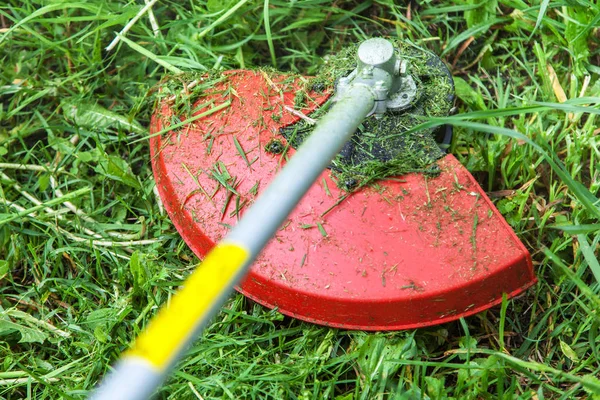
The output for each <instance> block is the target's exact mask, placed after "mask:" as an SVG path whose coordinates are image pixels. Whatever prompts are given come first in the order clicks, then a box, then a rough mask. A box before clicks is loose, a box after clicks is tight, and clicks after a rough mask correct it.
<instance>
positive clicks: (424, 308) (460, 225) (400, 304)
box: [150, 71, 536, 330]
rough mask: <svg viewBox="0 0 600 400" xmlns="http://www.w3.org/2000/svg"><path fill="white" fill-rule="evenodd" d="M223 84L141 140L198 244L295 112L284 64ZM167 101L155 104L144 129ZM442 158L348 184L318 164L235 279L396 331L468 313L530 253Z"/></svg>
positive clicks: (260, 298) (274, 300)
mask: <svg viewBox="0 0 600 400" xmlns="http://www.w3.org/2000/svg"><path fill="white" fill-rule="evenodd" d="M290 82H291V83H290ZM220 85H222V88H227V89H228V90H226V91H225V94H226V96H227V97H226V98H225V97H224V95H212V99H213V100H214V102H213V103H212V104H211V105H210V106H209V107H215V106H218V105H219V104H222V103H224V102H225V101H226V100H230V101H231V105H230V106H228V107H226V108H224V109H223V110H221V111H219V112H216V113H213V114H211V115H208V116H207V117H204V118H201V119H198V120H195V121H193V122H192V123H190V124H188V125H186V126H184V127H183V128H180V129H179V130H177V131H173V132H169V133H166V134H163V135H158V136H153V137H152V138H151V140H150V147H151V154H152V168H153V170H154V175H155V178H156V184H157V187H158V191H159V193H160V196H161V199H162V201H163V203H164V206H165V209H166V210H167V212H168V214H169V216H170V217H171V219H172V221H173V223H174V224H175V226H176V228H177V230H178V231H179V233H180V234H181V236H182V237H183V239H184V240H185V241H186V243H187V244H188V245H189V246H190V248H191V249H192V250H193V251H194V253H195V254H196V255H198V257H203V256H204V255H205V254H206V253H207V252H208V251H209V250H210V248H211V247H212V246H213V245H214V244H215V243H216V242H218V241H219V240H221V239H222V238H223V237H224V236H225V235H226V233H227V232H228V227H229V226H232V225H234V224H235V223H236V221H237V219H238V218H239V217H241V216H243V212H244V209H246V208H247V206H248V205H250V204H251V203H252V202H253V201H254V199H255V198H256V196H259V195H260V192H261V190H264V189H265V188H266V186H267V185H268V184H269V182H270V181H271V180H272V178H273V176H274V175H275V174H276V173H277V171H278V170H279V169H280V168H281V166H282V165H283V164H284V163H285V156H282V155H281V154H270V153H267V152H266V151H265V145H266V144H267V143H268V142H269V141H271V140H272V139H274V138H276V139H279V140H281V141H282V142H283V143H284V144H285V143H286V142H285V139H284V138H283V137H282V136H281V135H279V134H278V130H279V128H280V127H282V126H285V125H288V124H291V123H294V122H296V121H297V120H298V117H297V116H295V115H294V114H292V113H291V112H289V111H287V109H286V108H285V107H284V106H288V107H290V108H293V104H294V96H295V94H296V93H295V83H294V82H293V81H292V80H290V79H289V76H283V75H281V76H273V75H270V76H267V75H266V74H264V73H261V72H254V71H235V72H231V73H229V74H228V80H227V82H223V83H221V84H220ZM315 96H316V95H315ZM326 97H327V96H326V95H321V96H316V97H315V99H314V101H313V102H312V104H311V107H310V108H315V107H317V106H318V105H319V104H321V103H322V102H323V101H324V100H325V99H326ZM206 100H207V99H206V98H204V99H203V100H202V101H201V102H205V101H206ZM206 110H207V109H203V110H199V111H198V112H197V114H199V113H201V112H204V111H206ZM303 112H304V113H308V112H310V109H306V110H303ZM173 114H174V112H173V110H172V109H171V108H170V105H169V103H168V102H165V103H163V104H162V105H161V106H160V107H159V109H158V110H157V112H156V113H155V114H154V116H153V119H152V126H151V132H152V133H156V132H159V131H161V130H162V129H164V128H166V127H168V125H169V124H170V123H171V117H172V116H173ZM234 138H235V140H234ZM236 141H237V143H236ZM293 154H294V150H293V149H292V148H289V149H288V150H287V154H286V156H287V157H293ZM243 155H244V156H243ZM244 157H245V158H246V159H244ZM246 160H247V161H246ZM217 163H222V165H224V166H225V168H226V170H227V173H228V174H229V175H230V176H231V177H232V180H231V182H233V178H236V182H238V183H239V184H238V185H237V186H236V187H235V190H236V192H237V193H239V196H238V195H235V194H233V193H232V192H231V191H229V190H227V189H226V188H224V187H223V186H222V185H221V184H220V183H219V182H217V180H215V179H214V178H212V177H211V171H214V169H215V164H217ZM249 164H250V165H249ZM438 164H439V166H440V167H441V171H442V172H441V174H440V176H438V177H435V178H428V177H426V176H424V175H421V174H409V175H405V176H401V177H396V178H390V179H388V180H385V181H380V182H378V183H377V184H376V185H374V186H373V187H371V188H368V189H361V190H360V191H358V192H356V193H352V194H347V193H346V192H344V191H342V190H340V189H338V188H337V186H336V183H335V181H334V180H332V177H331V171H329V170H326V171H324V172H323V173H322V175H321V177H320V178H319V179H318V181H317V183H315V184H314V185H313V187H312V188H311V189H310V191H309V192H308V194H307V195H306V196H305V197H304V199H303V200H302V201H301V202H300V203H299V204H298V206H297V207H296V209H295V210H294V212H293V213H292V214H291V215H290V217H289V218H288V220H287V222H285V224H284V225H283V226H282V227H281V229H280V230H279V231H278V232H277V234H276V236H275V238H273V240H271V242H270V243H269V245H268V246H267V247H266V248H265V249H264V251H263V252H262V254H261V256H260V257H259V258H258V259H257V261H256V262H255V264H254V266H253V267H252V268H251V270H250V272H249V274H248V276H247V277H246V279H245V280H244V281H243V282H242V284H241V285H240V287H239V288H237V290H239V291H240V292H242V293H243V294H244V295H246V296H248V297H249V298H251V299H253V300H255V301H257V302H258V303H260V304H263V305H265V306H267V307H270V308H275V307H277V309H278V310H279V311H280V312H282V313H283V314H286V315H289V316H292V317H294V318H299V319H302V320H305V321H309V322H312V323H317V324H323V325H328V326H332V327H339V328H345V329H362V330H399V329H411V328H419V327H424V326H429V325H435V324H440V323H444V322H448V321H452V320H455V319H458V318H461V317H466V316H469V315H472V314H475V313H478V312H480V311H482V310H485V309H487V308H489V307H492V306H494V305H497V304H499V303H500V302H501V301H502V294H503V293H506V294H507V295H508V297H512V296H516V295H518V294H520V293H521V292H523V291H524V290H525V289H526V288H528V287H530V286H531V285H533V284H534V283H535V282H536V279H535V276H534V274H533V269H532V264H531V258H530V255H529V253H528V252H527V250H526V249H525V247H524V246H523V244H522V243H521V242H520V241H519V239H518V238H517V236H516V235H515V234H514V233H513V231H512V230H511V228H510V227H509V226H508V224H507V223H506V222H505V221H504V219H503V218H502V216H501V215H500V213H499V212H498V210H496V208H495V207H494V205H493V204H492V203H491V201H490V200H489V199H488V198H487V196H486V195H485V193H484V192H483V190H482V189H481V188H480V187H479V185H478V184H477V182H476V181H475V179H474V178H473V177H472V176H471V175H470V174H469V172H468V171H467V170H466V169H465V168H464V167H463V166H462V165H461V164H460V163H459V162H458V161H457V160H456V159H455V158H454V157H453V156H452V155H447V156H445V157H444V158H443V159H442V160H440V161H439V162H438ZM281 196H285V193H282V194H281Z"/></svg>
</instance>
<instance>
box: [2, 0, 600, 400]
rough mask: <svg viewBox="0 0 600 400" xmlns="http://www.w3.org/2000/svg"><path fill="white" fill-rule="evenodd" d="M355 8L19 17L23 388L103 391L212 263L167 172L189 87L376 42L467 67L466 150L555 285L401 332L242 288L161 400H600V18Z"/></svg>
mask: <svg viewBox="0 0 600 400" xmlns="http://www.w3.org/2000/svg"><path fill="white" fill-rule="evenodd" d="M402 3H403V2H402ZM333 4H336V5H332V3H331V2H326V1H321V0H304V1H295V2H290V1H283V0H271V1H264V2H256V1H214V0H209V1H199V0H190V1H185V2H184V1H169V0H160V1H158V2H156V3H155V4H154V5H153V6H152V8H151V9H152V18H149V16H148V15H143V16H141V18H140V19H139V20H138V21H137V22H136V23H134V24H133V25H132V26H131V29H130V30H129V31H128V32H127V33H126V34H123V35H121V40H120V41H119V43H118V44H117V45H116V47H115V48H114V49H113V50H112V51H110V52H107V51H106V50H105V47H106V46H108V44H109V43H110V42H111V41H112V40H113V39H114V38H115V37H116V35H117V32H120V31H121V29H122V28H123V27H124V26H125V25H126V24H127V23H128V22H129V21H130V20H131V19H132V18H134V17H135V16H136V15H137V14H138V12H139V11H140V9H141V8H142V7H143V2H141V1H138V2H135V1H125V0H115V1H103V0H94V1H82V0H73V1H67V2H59V1H41V0H6V1H4V2H2V3H1V4H0V58H1V65H2V67H1V68H0V398H6V399H16V398H36V399H45V398H59V397H64V398H82V397H84V396H85V395H86V394H87V393H88V391H89V390H90V389H91V388H92V387H93V386H94V384H95V383H96V382H97V381H98V379H100V377H102V376H103V375H104V374H105V373H106V372H107V371H108V370H109V366H110V365H111V364H112V363H113V362H114V361H115V360H116V359H117V357H118V355H119V354H120V353H121V352H122V351H123V350H124V349H126V348H127V347H128V345H129V343H130V341H131V340H132V338H134V337H135V336H136V335H137V334H138V333H139V332H140V330H141V329H142V328H143V327H144V326H145V324H146V323H147V321H148V320H149V318H150V317H151V316H152V315H153V314H154V313H155V312H156V308H157V305H159V304H162V303H164V302H165V301H166V299H167V298H168V297H169V296H170V295H171V294H172V293H174V291H175V290H176V288H177V286H178V285H179V284H180V283H181V282H182V280H183V279H184V278H185V277H186V276H187V274H188V273H189V272H190V271H191V270H192V269H193V267H194V265H195V262H196V259H195V258H194V256H193V254H192V253H191V252H190V251H189V250H188V249H187V248H186V246H185V244H184V243H183V241H182V240H181V239H180V237H179V236H178V234H177V232H176V231H175V229H174V228H173V225H172V224H171V222H170V221H169V219H168V217H167V216H166V215H165V214H164V212H163V211H162V210H161V208H160V206H159V203H158V201H157V197H156V194H155V192H154V190H153V188H154V183H153V179H152V173H151V170H150V163H149V149H148V144H147V140H146V137H147V127H148V124H149V118H150V113H151V110H152V108H153V106H154V99H155V92H154V91H153V87H154V85H155V84H157V83H158V82H159V81H160V80H161V79H162V78H163V77H164V75H165V74H167V73H173V72H177V71H190V72H202V71H205V70H209V69H212V68H221V69H230V68H240V67H241V68H244V67H251V66H276V67H277V68H278V69H280V70H284V71H294V72H300V73H304V74H312V73H315V71H316V70H317V68H318V67H319V65H320V64H321V63H322V57H323V56H325V55H327V54H329V53H333V52H337V51H339V50H340V49H341V48H342V47H343V45H344V44H346V43H352V42H356V41H359V40H361V39H364V38H366V37H370V36H376V35H389V36H392V37H398V38H400V39H403V40H409V41H412V42H414V43H415V44H418V45H420V46H423V47H427V48H428V49H430V50H431V51H433V52H434V53H436V54H439V55H441V56H442V57H443V58H444V59H445V61H446V62H447V63H448V64H449V65H451V66H452V70H453V74H454V76H455V78H456V84H457V94H458V102H457V106H458V108H459V111H460V114H458V116H456V117H453V119H452V121H453V123H455V125H456V135H457V140H456V141H455V143H454V145H453V148H452V152H453V153H454V154H455V155H456V156H457V157H458V158H459V159H460V161H461V162H462V163H463V164H464V165H465V166H466V167H467V168H468V169H469V170H470V171H471V172H472V173H473V174H474V176H476V178H477V179H478V180H479V181H480V183H481V185H482V187H483V188H484V189H485V190H486V191H487V192H488V193H489V194H490V196H491V197H492V198H493V199H494V201H495V203H496V206H497V207H498V208H499V210H500V211H501V212H502V213H503V214H504V216H505V218H506V219H507V220H508V222H509V223H510V224H511V225H512V227H513V228H514V230H515V231H516V232H517V234H518V235H519V237H520V238H521V240H522V241H523V242H524V243H525V245H526V246H527V248H528V249H529V250H530V251H531V253H532V256H533V259H534V264H535V270H536V273H537V275H538V277H539V283H538V284H537V285H536V286H535V287H534V288H532V289H530V290H529V291H528V292H527V293H526V294H524V295H523V296H521V297H520V298H518V299H514V300H510V301H507V302H505V303H504V304H503V305H502V307H498V308H495V309H492V310H489V311H487V312H484V313H481V314H479V315H476V316H473V317H470V318H467V319H465V320H460V321H457V322H454V323H449V324H445V325H441V326H437V327H433V328H428V329H419V330H415V331H408V332H397V333H387V334H366V333H361V332H348V331H343V330H335V329H327V328H323V327H319V326H314V325H309V324H306V323H302V322H299V321H296V320H293V319H290V318H287V317H283V316H281V315H280V314H278V313H276V312H273V311H269V310H266V309H264V308H262V307H260V306H258V305H255V304H252V303H251V302H250V301H248V300H246V299H244V298H243V297H241V296H240V295H234V296H232V298H231V300H230V301H229V302H228V303H227V305H226V307H224V309H223V311H222V312H221V313H220V314H219V315H218V316H217V317H216V319H215V322H214V323H213V324H212V325H211V326H210V327H209V328H208V329H207V330H206V331H205V332H204V334H203V337H202V340H199V341H197V342H195V343H194V345H193V346H192V347H191V349H190V351H189V354H188V355H187V356H186V357H185V359H184V360H183V361H182V362H181V364H180V366H179V367H178V369H177V372H175V374H174V375H173V377H172V378H171V379H170V380H169V381H168V382H167V383H166V385H165V386H164V387H163V388H162V389H161V390H160V392H159V393H160V394H159V397H160V398H171V399H186V398H191V399H193V398H204V399H213V398H257V399H262V398H290V399H313V398H314V399H320V398H330V399H334V398H335V399H353V398H357V399H378V398H381V399H383V398H386V399H387V398H389V399H396V398H398V399H399V398H432V399H437V398H457V399H459V398H460V399H464V398H471V399H479V398H515V397H518V398H537V399H543V398H550V399H571V398H585V397H590V396H591V395H592V394H596V395H597V396H600V381H599V380H598V379H597V378H596V377H598V376H600V331H599V327H600V317H599V314H598V310H599V309H600V285H599V283H598V278H600V266H599V265H598V260H597V258H598V254H599V253H600V247H599V246H600V217H599V215H600V211H599V209H600V204H599V203H598V195H599V190H600V161H599V160H600V150H599V148H600V129H599V128H598V124H597V121H598V119H599V117H598V113H599V112H600V111H599V107H598V104H599V102H600V79H599V78H600V67H598V65H600V29H599V28H597V26H598V25H599V24H600V6H598V5H597V4H596V3H595V2H591V1H584V0H574V1H566V0H565V1H562V0H557V1H554V2H549V1H546V0H544V1H541V2H540V3H537V2H532V4H531V5H530V4H527V3H525V2H523V1H520V0H504V1H503V0H498V1H488V2H478V1H474V0H463V1H458V2H450V1H422V2H419V5H418V6H417V5H415V4H414V3H411V4H412V6H411V8H410V12H409V10H408V9H407V6H406V5H394V2H392V1H365V2H357V1H356V2H355V1H347V2H337V3H333ZM403 4H404V3H403ZM152 20H154V21H156V23H155V25H156V27H157V28H158V30H155V29H154V27H153V24H154V23H153V22H151V21H152ZM565 99H566V100H567V101H566V102H563V100H565ZM182 107H184V106H182ZM439 122H440V121H431V122H430V123H431V124H435V123H439ZM63 196H64V197H63ZM59 198H62V201H57V199H59ZM332 312H334V310H332Z"/></svg>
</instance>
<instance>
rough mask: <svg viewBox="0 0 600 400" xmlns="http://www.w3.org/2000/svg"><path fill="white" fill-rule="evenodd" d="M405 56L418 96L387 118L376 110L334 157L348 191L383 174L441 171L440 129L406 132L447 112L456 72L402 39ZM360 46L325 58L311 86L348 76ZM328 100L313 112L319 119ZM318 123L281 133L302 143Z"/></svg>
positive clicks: (316, 87)
mask: <svg viewBox="0 0 600 400" xmlns="http://www.w3.org/2000/svg"><path fill="white" fill-rule="evenodd" d="M395 45H396V48H397V49H398V50H399V53H400V56H401V57H402V58H403V59H405V60H406V61H408V65H409V67H408V74H410V75H412V77H413V79H414V80H415V83H416V85H417V97H416V98H415V100H414V101H413V103H412V104H411V105H410V107H409V108H407V109H405V110H402V111H399V112H388V113H386V114H385V115H384V116H383V118H380V119H377V118H375V116H374V115H372V116H370V117H368V118H366V119H365V121H364V122H363V123H362V124H361V125H360V126H359V128H358V130H357V132H356V133H355V134H354V135H353V136H352V138H351V140H350V141H349V142H348V143H346V145H345V146H344V148H343V149H342V151H341V152H340V153H339V154H338V155H337V156H336V158H335V159H334V160H333V162H332V164H331V166H330V168H331V170H332V171H333V174H334V176H335V177H336V178H337V184H338V186H339V187H340V188H341V189H344V190H346V191H353V190H357V189H358V188H360V187H363V186H365V185H368V184H370V183H373V182H375V181H376V180H379V179H384V178H387V177H390V176H398V175H403V174H406V173H409V172H421V173H426V174H429V175H433V176H435V175H437V174H438V173H439V167H438V166H437V165H436V164H435V162H436V160H438V159H440V158H441V157H443V156H444V152H443V151H442V150H441V149H440V146H439V145H438V143H437V141H436V135H437V134H440V132H438V130H436V129H423V130H420V131H418V132H411V133H406V132H407V131H408V130H410V129H411V128H413V127H415V126H416V125H419V124H420V123H423V122H425V121H426V120H427V119H428V118H429V117H443V116H446V115H448V113H449V111H450V109H451V107H452V103H453V101H454V85H453V82H452V77H451V75H450V72H449V71H448V69H447V67H446V66H445V65H444V64H443V62H442V61H441V60H440V59H439V58H438V57H437V56H435V55H433V54H432V53H430V52H428V51H426V50H423V49H420V48H418V47H415V46H412V45H408V44H404V43H400V42H397V43H395ZM357 49H358V46H351V47H348V48H346V49H344V50H343V51H341V52H339V53H337V54H336V55H335V56H332V57H330V58H328V59H327V60H326V63H325V64H324V66H323V67H322V68H321V70H320V71H319V74H318V75H317V76H316V77H315V78H314V79H312V80H310V81H309V83H308V85H307V89H309V90H315V91H319V90H325V89H326V88H331V87H333V86H335V83H336V81H337V80H338V79H339V78H340V77H343V76H348V75H349V74H350V72H352V70H354V68H356V52H357ZM302 93H303V92H299V93H298V95H297V96H296V99H297V103H298V104H296V106H297V107H302V105H303V104H302V98H303V97H306V96H302ZM328 106H329V103H326V104H325V105H324V106H323V107H321V108H320V109H318V110H316V111H315V112H313V113H312V114H311V115H310V116H311V118H313V119H319V117H320V116H321V115H323V114H324V113H325V112H326V111H327V109H328ZM312 129H313V125H311V124H310V123H309V122H306V121H304V120H301V121H299V122H298V123H296V124H294V125H291V126H287V127H284V128H282V129H281V134H282V135H283V136H284V137H285V138H286V139H287V140H288V141H289V142H290V145H291V146H292V147H295V148H297V147H298V146H300V144H302V142H303V141H304V139H305V138H306V137H307V136H308V135H310V133H311V132H312Z"/></svg>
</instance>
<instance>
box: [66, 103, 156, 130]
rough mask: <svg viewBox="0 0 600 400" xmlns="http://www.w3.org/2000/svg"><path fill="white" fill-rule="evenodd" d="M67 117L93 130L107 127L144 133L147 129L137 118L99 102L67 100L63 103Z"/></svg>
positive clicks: (78, 124) (82, 126) (80, 125)
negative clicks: (119, 112) (131, 117)
mask: <svg viewBox="0 0 600 400" xmlns="http://www.w3.org/2000/svg"><path fill="white" fill-rule="evenodd" d="M62 108H63V113H64V115H65V118H67V119H68V120H70V121H72V122H73V123H74V124H75V125H77V126H79V127H81V128H85V129H88V130H91V131H100V132H103V131H106V130H107V129H125V130H127V131H130V132H134V133H144V132H145V131H146V130H145V129H144V128H142V126H141V125H140V124H139V123H138V122H137V121H135V120H133V121H130V120H129V119H128V118H126V117H124V116H122V115H120V114H118V113H116V112H113V111H110V110H107V109H106V108H104V107H102V106H100V105H98V104H89V103H80V102H77V101H75V100H66V101H63V103H62Z"/></svg>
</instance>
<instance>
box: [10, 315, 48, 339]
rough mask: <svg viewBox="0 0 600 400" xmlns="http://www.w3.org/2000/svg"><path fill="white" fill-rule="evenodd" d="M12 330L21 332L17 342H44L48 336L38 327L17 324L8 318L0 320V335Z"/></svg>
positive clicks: (12, 331)
mask: <svg viewBox="0 0 600 400" xmlns="http://www.w3.org/2000/svg"><path fill="white" fill-rule="evenodd" d="M14 332H19V333H20V334H21V340H19V343H34V342H37V343H44V341H45V340H46V339H47V338H48V335H47V334H46V333H44V332H42V331H40V330H39V329H35V328H29V327H27V326H23V325H19V324H16V323H14V322H12V321H10V320H8V319H1V320H0V337H1V336H5V335H8V334H11V333H14Z"/></svg>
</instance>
